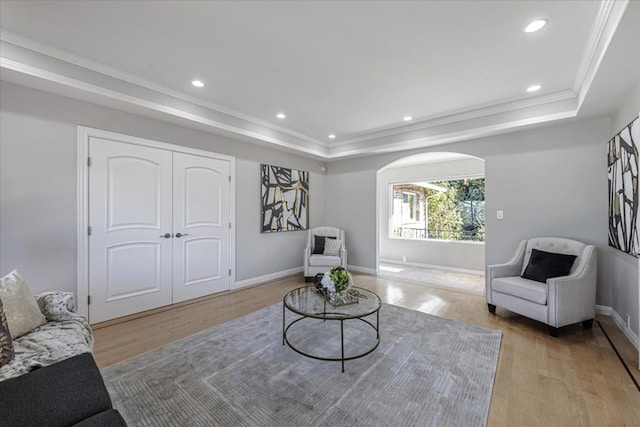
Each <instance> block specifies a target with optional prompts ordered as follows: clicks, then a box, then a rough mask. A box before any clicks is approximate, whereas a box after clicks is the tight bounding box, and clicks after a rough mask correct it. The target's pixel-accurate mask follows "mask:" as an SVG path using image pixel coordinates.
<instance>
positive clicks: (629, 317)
mask: <svg viewBox="0 0 640 427" xmlns="http://www.w3.org/2000/svg"><path fill="white" fill-rule="evenodd" d="M627 328H628V329H631V316H629V315H628V314H627Z"/></svg>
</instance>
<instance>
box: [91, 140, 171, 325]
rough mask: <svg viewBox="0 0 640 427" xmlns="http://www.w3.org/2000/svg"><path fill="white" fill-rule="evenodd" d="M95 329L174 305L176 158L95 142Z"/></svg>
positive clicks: (164, 151)
mask: <svg viewBox="0 0 640 427" xmlns="http://www.w3.org/2000/svg"><path fill="white" fill-rule="evenodd" d="M89 155H90V158H91V166H90V167H89V226H90V227H91V236H90V237H89V295H90V298H91V304H90V305H89V318H90V322H91V323H96V322H101V321H104V320H109V319H113V318H116V317H121V316H126V315H128V314H132V313H137V312H140V311H144V310H149V309H152V308H156V307H160V306H163V305H168V304H171V302H172V295H171V294H172V288H171V273H172V272H171V269H172V253H171V252H172V244H173V240H174V239H172V238H170V237H169V238H165V237H164V236H165V234H168V235H169V236H171V234H172V231H171V225H172V224H171V211H172V181H171V180H172V153H171V151H166V150H158V149H154V148H148V147H142V146H138V145H132V144H126V143H122V142H116V141H110V140H106V139H99V138H93V137H92V138H90V140H89Z"/></svg>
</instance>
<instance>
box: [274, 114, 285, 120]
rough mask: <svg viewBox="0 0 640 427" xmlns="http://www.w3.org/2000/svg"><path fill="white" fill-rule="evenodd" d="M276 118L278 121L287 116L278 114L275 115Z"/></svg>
mask: <svg viewBox="0 0 640 427" xmlns="http://www.w3.org/2000/svg"><path fill="white" fill-rule="evenodd" d="M276 117H277V118H279V119H284V118H286V117H287V116H286V115H285V114H284V113H278V114H276Z"/></svg>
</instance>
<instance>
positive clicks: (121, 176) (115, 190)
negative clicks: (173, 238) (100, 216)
mask: <svg viewBox="0 0 640 427" xmlns="http://www.w3.org/2000/svg"><path fill="white" fill-rule="evenodd" d="M160 172H161V168H160V167H159V165H158V164H157V163H156V162H153V161H150V160H147V159H141V158H136V157H112V158H109V159H108V161H107V187H108V189H107V192H108V196H107V215H108V220H107V223H108V229H107V230H108V231H115V230H119V229H125V228H132V229H136V228H151V229H154V230H159V229H160V221H161V218H160V214H161V211H162V206H161V201H162V194H160V190H161V187H160V186H159V185H158V183H160V182H161V179H160V177H159V176H158V174H159V173H160ZM132 177H135V178H134V179H132Z"/></svg>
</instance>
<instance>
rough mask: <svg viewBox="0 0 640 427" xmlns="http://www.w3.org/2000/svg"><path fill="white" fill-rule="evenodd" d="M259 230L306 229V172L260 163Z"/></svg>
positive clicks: (307, 226)
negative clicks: (260, 205) (260, 215)
mask: <svg viewBox="0 0 640 427" xmlns="http://www.w3.org/2000/svg"><path fill="white" fill-rule="evenodd" d="M260 168H261V176H260V180H261V187H262V191H261V196H262V224H261V232H262V233H273V232H278V231H295V230H307V229H308V228H309V172H307V171H300V170H296V169H288V168H283V167H280V166H272V165H264V164H263V165H260Z"/></svg>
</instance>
